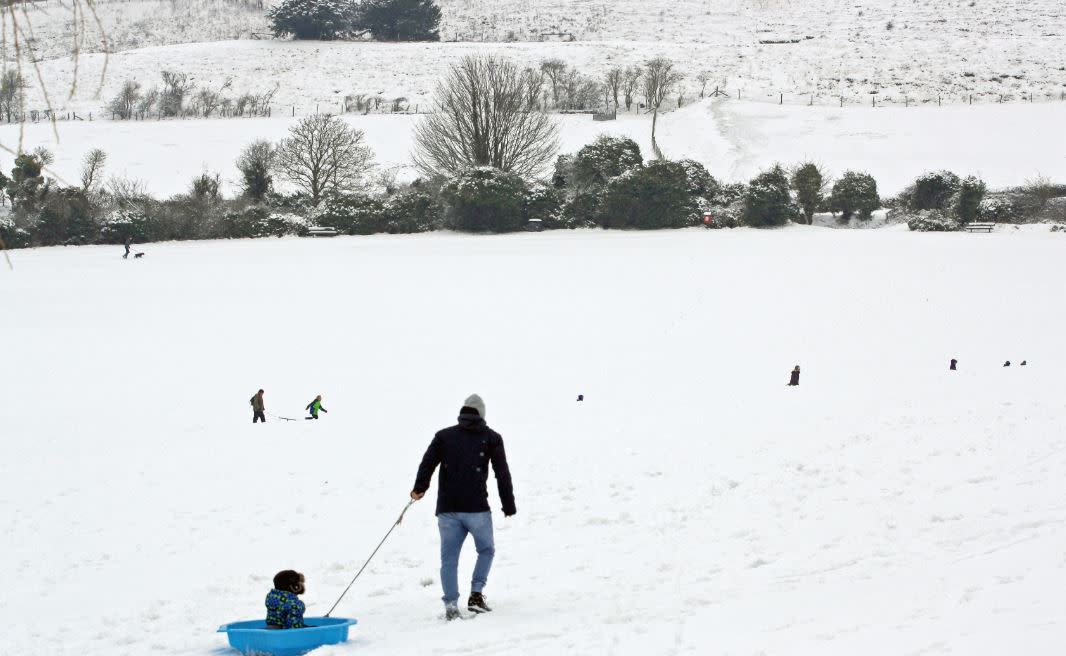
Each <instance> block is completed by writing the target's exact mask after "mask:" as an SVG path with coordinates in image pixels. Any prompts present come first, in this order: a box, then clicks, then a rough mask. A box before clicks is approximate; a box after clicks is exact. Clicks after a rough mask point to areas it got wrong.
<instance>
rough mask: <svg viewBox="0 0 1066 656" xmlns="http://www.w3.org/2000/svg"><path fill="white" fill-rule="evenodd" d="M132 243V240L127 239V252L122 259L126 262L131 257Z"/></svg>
mask: <svg viewBox="0 0 1066 656" xmlns="http://www.w3.org/2000/svg"><path fill="white" fill-rule="evenodd" d="M132 241H133V239H132V238H130V237H126V252H125V253H123V254H122V259H124V260H125V259H126V258H128V257H129V256H130V243H132Z"/></svg>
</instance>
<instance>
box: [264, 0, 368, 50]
mask: <svg viewBox="0 0 1066 656" xmlns="http://www.w3.org/2000/svg"><path fill="white" fill-rule="evenodd" d="M267 19H269V20H270V29H271V30H273V32H274V36H279V37H281V36H292V38H293V39H314V40H319V41H332V40H334V39H343V38H345V37H349V36H353V35H354V34H356V33H357V32H358V31H359V30H358V27H357V24H358V19H359V8H358V5H356V4H355V2H352V1H350V0H284V1H283V2H282V3H281V4H279V5H277V6H276V7H274V8H273V9H271V10H270V11H268V12H267Z"/></svg>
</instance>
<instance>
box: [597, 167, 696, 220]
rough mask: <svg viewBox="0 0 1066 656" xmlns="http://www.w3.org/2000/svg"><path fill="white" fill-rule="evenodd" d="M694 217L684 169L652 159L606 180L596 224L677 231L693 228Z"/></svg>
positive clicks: (693, 207) (692, 203) (693, 205)
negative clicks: (687, 226)
mask: <svg viewBox="0 0 1066 656" xmlns="http://www.w3.org/2000/svg"><path fill="white" fill-rule="evenodd" d="M695 216H696V206H695V203H694V202H693V199H692V196H691V195H690V194H689V189H688V175H687V173H686V171H685V167H684V166H682V165H681V164H679V163H677V162H670V161H667V160H654V161H651V162H648V163H647V164H646V165H644V166H639V167H637V168H634V169H632V170H630V171H627V172H626V173H624V174H622V175H620V176H618V177H616V178H614V179H612V180H611V181H610V183H609V184H608V185H607V188H606V189H605V190H604V191H603V194H602V199H601V202H600V205H599V209H598V211H597V222H598V223H599V224H600V225H602V226H603V227H605V228H643V229H655V228H680V227H683V226H686V225H693V224H694V222H695Z"/></svg>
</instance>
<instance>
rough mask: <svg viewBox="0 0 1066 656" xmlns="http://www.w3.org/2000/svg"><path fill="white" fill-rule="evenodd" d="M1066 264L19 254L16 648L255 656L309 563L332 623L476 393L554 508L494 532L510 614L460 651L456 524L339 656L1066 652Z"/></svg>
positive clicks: (654, 241) (675, 248)
mask: <svg viewBox="0 0 1066 656" xmlns="http://www.w3.org/2000/svg"><path fill="white" fill-rule="evenodd" d="M1064 239H1066V237H1064V236H1063V235H1061V234H1047V233H1044V234H1036V233H1031V232H1025V231H1011V232H1004V233H996V234H992V235H967V234H942V235H933V234H911V233H908V232H906V231H895V230H881V231H876V232H870V231H831V230H821V229H805V228H798V227H797V228H790V229H783V230H775V231H765V232H755V231H750V230H734V231H719V232H710V231H702V230H686V231H673V232H656V233H640V234H637V233H623V232H611V233H605V232H599V231H588V232H576V233H543V234H519V235H509V236H501V237H467V236H458V235H449V234H438V235H425V236H418V237H386V236H382V237H374V238H336V239H333V240H296V239H284V240H259V241H232V242H207V243H171V244H153V245H147V246H145V247H144V250H146V251H147V252H148V254H147V256H146V257H145V258H144V259H142V260H129V261H124V260H122V259H121V258H120V257H119V254H120V250H121V249H117V248H101V247H85V248H78V249H73V248H71V249H62V248H60V249H41V250H28V251H20V252H17V253H15V254H13V259H14V265H15V269H14V271H8V270H6V269H0V298H2V299H3V306H4V319H5V320H4V324H3V325H4V333H3V334H4V338H5V346H6V351H5V353H6V357H5V362H4V364H5V366H4V369H3V372H2V373H0V398H2V399H3V403H2V404H0V426H2V427H3V430H2V434H0V441H2V445H3V451H4V457H3V458H0V517H2V518H3V524H2V530H3V536H4V539H3V544H4V554H5V562H6V563H7V566H8V571H9V575H8V576H9V579H10V581H9V584H8V590H7V594H4V595H0V615H2V616H3V617H4V618H5V619H6V621H7V629H6V633H5V636H4V647H3V650H4V653H11V654H18V655H19V656H38V655H40V656H44V655H48V656H67V655H70V656H74V655H77V656H84V655H90V654H91V655H95V654H101V655H103V654H106V655H107V656H123V655H126V654H129V655H131V656H134V655H136V656H143V655H144V654H148V653H151V654H161V655H196V656H207V655H208V654H213V655H216V656H221V655H223V654H227V653H229V652H227V651H226V650H224V649H223V645H224V640H223V637H222V636H220V635H216V634H215V633H214V629H215V627H217V626H218V625H219V624H221V623H223V622H226V621H232V620H236V619H239V618H254V617H257V616H259V615H260V614H261V612H262V601H263V597H264V595H265V593H266V591H267V589H268V588H269V585H270V577H271V576H272V575H273V573H274V572H275V571H277V570H278V569H281V568H287V567H295V568H299V569H301V570H302V571H304V572H305V573H306V574H307V578H308V584H309V585H308V587H309V591H308V593H307V595H306V600H307V602H308V604H309V607H310V610H311V611H312V612H313V613H321V612H323V611H325V610H326V609H328V607H329V605H330V604H331V603H332V602H333V601H334V599H335V598H336V595H338V594H339V593H340V591H341V589H343V587H344V585H345V584H346V583H347V581H348V579H349V578H350V576H351V574H352V573H353V571H354V570H355V568H357V567H358V566H359V565H360V564H361V562H362V560H363V559H364V558H365V557H366V556H367V555H368V554H369V552H370V551H371V549H372V548H373V547H374V545H376V544H377V542H378V540H379V539H380V538H381V536H382V535H383V534H384V532H385V530H386V529H387V528H388V526H389V524H390V523H391V522H392V521H393V520H394V518H395V516H396V514H397V513H398V512H399V511H400V509H401V508H402V507H403V505H404V503H405V502H406V495H407V492H408V490H409V489H410V487H411V484H412V480H413V476H414V470H415V467H416V465H417V462H418V459H419V458H420V456H421V454H422V451H423V449H424V448H425V446H426V444H427V443H428V440H429V439H430V437H431V435H432V433H433V431H434V430H436V429H438V428H440V427H442V426H444V425H446V424H448V423H449V422H450V421H451V420H452V419H453V418H454V415H455V413H456V411H457V409H458V405H459V403H460V401H461V399H462V398H464V397H465V395H467V394H469V393H471V392H475V391H476V392H478V393H480V394H481V395H482V396H483V397H484V398H485V399H486V401H487V404H488V419H489V422H490V424H492V425H493V426H495V427H497V428H498V429H499V430H500V431H501V432H502V433H503V435H504V438H505V440H506V441H507V448H508V454H509V458H510V460H511V466H512V471H513V474H514V478H515V489H516V495H517V501H518V509H519V514H518V515H517V516H516V517H515V518H513V519H509V520H504V519H503V518H502V517H500V516H499V514H497V516H496V519H497V551H498V554H497V561H496V565H495V568H494V570H493V573H492V577H491V579H490V582H489V587H488V589H487V590H486V592H487V594H488V596H489V599H490V601H491V602H493V603H494V604H495V606H496V608H497V610H496V611H495V612H494V613H493V614H492V615H491V616H488V617H484V618H479V619H478V620H477V621H474V622H460V623H455V624H451V625H448V624H445V623H444V622H443V621H441V620H440V619H438V616H439V614H440V608H439V601H438V597H439V594H440V593H439V590H438V587H437V567H438V565H437V537H436V528H435V526H434V521H433V517H432V508H433V500H434V499H433V493H431V494H430V495H429V498H427V499H426V500H425V501H423V502H421V503H420V504H418V505H417V506H415V508H414V509H413V510H412V511H411V512H410V513H409V514H408V518H407V520H406V521H405V523H404V524H403V525H402V526H401V527H400V528H399V529H397V531H396V533H395V534H394V537H393V538H391V539H390V541H389V542H388V543H387V544H386V545H385V547H384V548H383V550H382V552H381V554H380V555H379V557H378V559H377V560H376V561H375V562H374V563H373V564H372V565H371V567H370V568H369V569H368V571H367V573H366V574H364V576H363V578H362V579H361V580H360V581H359V582H358V583H357V584H356V587H355V588H354V589H353V591H352V593H351V594H350V596H349V597H348V598H347V599H346V600H345V601H344V603H343V604H342V605H341V607H340V609H339V614H342V615H348V616H356V617H358V618H359V619H360V624H359V626H358V627H357V628H356V630H355V631H354V633H353V642H352V643H351V644H348V645H345V646H340V647H335V648H330V649H325V650H322V651H321V652H316V654H321V656H339V655H342V654H343V655H348V654H351V655H353V656H354V655H356V654H390V655H405V654H411V655H415V654H426V653H439V654H448V653H471V652H472V651H473V652H476V653H479V654H514V653H522V654H560V653H589V654H592V653H596V654H599V653H606V654H619V655H623V654H624V655H629V654H632V655H641V656H643V655H645V654H753V653H773V654H814V653H817V654H820V655H826V656H832V655H841V656H854V655H855V654H871V655H877V654H886V655H887V654H903V653H942V654H948V653H955V654H967V655H968V656H981V655H989V656H992V655H1001V654H1005V653H1025V654H1027V655H1030V656H1052V655H1057V654H1059V653H1060V652H1061V646H1062V644H1063V642H1064V640H1066V620H1064V619H1063V617H1062V613H1061V604H1060V603H1059V600H1060V598H1061V590H1062V589H1063V587H1064V586H1066V551H1064V549H1063V545H1064V544H1066V505H1064V502H1063V495H1064V493H1066V487H1064V486H1066V483H1064V481H1066V440H1064V437H1063V436H1064V434H1066V419H1064V413H1063V411H1064V409H1066V402H1064V400H1063V399H1064V398H1066V395H1064V392H1066V385H1064V383H1063V380H1062V375H1061V372H1062V371H1063V368H1064V367H1066V351H1064V349H1063V348H1062V343H1061V341H1062V334H1063V332H1064V330H1066V308H1064V307H1063V302H1062V280H1063V277H1064V274H1066V260H1064V259H1063V258H1062V251H1063V247H1064V242H1063V240H1064ZM951 357H956V358H958V359H959V360H960V371H958V372H956V373H953V374H949V372H948V371H947V363H948V359H949V358H951ZM1008 358H1009V359H1011V360H1012V361H1013V362H1014V363H1015V364H1016V365H1017V363H1018V362H1019V361H1020V360H1022V359H1028V361H1029V363H1030V366H1028V367H1025V368H1021V367H1018V366H1014V367H1011V368H1009V369H1005V368H1002V367H1001V366H1000V365H1001V363H1002V361H1003V360H1005V359H1008ZM797 363H799V364H800V365H801V366H802V367H803V378H802V384H801V386H800V387H798V388H793V389H789V388H786V387H785V386H784V383H785V382H786V380H787V374H788V371H789V370H790V369H791V368H792V366H793V365H795V364H797ZM259 387H264V388H265V389H266V391H267V396H266V400H267V409H268V411H269V412H272V413H274V414H282V415H288V416H297V417H298V416H300V409H301V408H302V407H303V406H304V405H305V404H306V403H307V402H308V401H309V400H310V399H311V398H312V397H313V396H314V395H315V394H319V393H321V394H323V396H324V404H325V406H326V407H327V408H328V409H329V414H328V415H324V417H323V419H322V420H320V421H318V422H305V421H302V420H301V421H297V422H278V421H274V420H272V421H271V422H270V423H268V424H266V425H265V426H252V425H251V423H250V419H251V417H250V412H249V409H248V407H247V403H248V401H247V399H248V398H249V397H250V396H251V395H252V393H253V392H254V391H255V390H256V389H257V388H259ZM579 393H582V394H584V395H585V398H586V399H587V400H586V401H585V403H583V404H578V403H575V402H574V399H575V397H576V395H577V394H579ZM491 497H492V505H493V506H494V507H498V501H497V500H496V498H495V497H496V495H495V492H494V491H493V492H491ZM471 551H472V550H471V549H470V548H469V547H468V549H467V552H466V553H465V554H464V561H463V571H462V575H461V581H462V582H463V589H464V590H465V589H466V583H465V581H466V580H467V576H468V574H469V568H470V566H471V557H472V553H471Z"/></svg>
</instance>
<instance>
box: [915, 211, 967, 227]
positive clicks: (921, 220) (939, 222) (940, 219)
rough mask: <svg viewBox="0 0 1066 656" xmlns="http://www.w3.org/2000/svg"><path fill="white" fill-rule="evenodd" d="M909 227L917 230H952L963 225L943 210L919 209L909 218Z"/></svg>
mask: <svg viewBox="0 0 1066 656" xmlns="http://www.w3.org/2000/svg"><path fill="white" fill-rule="evenodd" d="M907 227H908V228H910V229H911V230H914V231H915V232H951V231H954V230H959V229H960V228H961V227H962V226H961V225H960V224H959V222H958V221H957V220H956V219H955V218H954V217H951V216H948V215H947V214H945V213H944V212H942V211H941V210H919V211H918V212H917V213H915V214H913V215H911V216H910V218H909V219H908V220H907Z"/></svg>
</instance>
